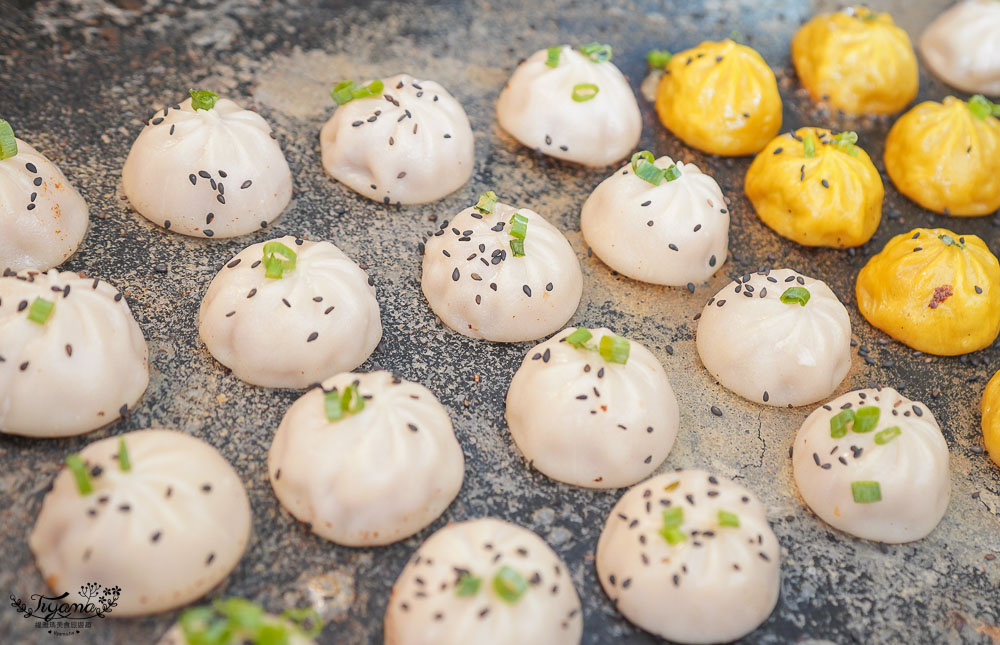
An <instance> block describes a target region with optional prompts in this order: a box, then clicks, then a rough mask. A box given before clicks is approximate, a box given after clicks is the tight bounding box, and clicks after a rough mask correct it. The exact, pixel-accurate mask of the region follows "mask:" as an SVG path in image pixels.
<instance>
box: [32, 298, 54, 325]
mask: <svg viewBox="0 0 1000 645" xmlns="http://www.w3.org/2000/svg"><path fill="white" fill-rule="evenodd" d="M55 306H56V303H54V302H52V301H51V300H46V299H45V298H35V299H34V301H32V303H31V307H29V308H28V320H30V321H31V322H35V323H38V324H39V325H44V324H45V323H47V322H48V321H49V318H50V317H51V316H52V310H53V309H54V308H55Z"/></svg>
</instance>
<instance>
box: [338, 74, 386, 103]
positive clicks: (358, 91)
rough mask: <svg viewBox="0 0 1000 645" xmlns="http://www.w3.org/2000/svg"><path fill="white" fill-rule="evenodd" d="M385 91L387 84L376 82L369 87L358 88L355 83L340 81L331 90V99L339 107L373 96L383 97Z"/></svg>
mask: <svg viewBox="0 0 1000 645" xmlns="http://www.w3.org/2000/svg"><path fill="white" fill-rule="evenodd" d="M383 89H385V83H383V82H382V81H380V80H375V81H372V82H371V83H369V84H368V85H362V86H361V87H357V86H355V84H354V81H340V82H339V83H337V84H336V85H334V86H333V89H332V90H330V98H332V99H333V100H334V101H336V103H337V105H344V104H345V103H350V102H351V101H353V100H354V99H368V98H371V97H373V96H381V95H382V90H383Z"/></svg>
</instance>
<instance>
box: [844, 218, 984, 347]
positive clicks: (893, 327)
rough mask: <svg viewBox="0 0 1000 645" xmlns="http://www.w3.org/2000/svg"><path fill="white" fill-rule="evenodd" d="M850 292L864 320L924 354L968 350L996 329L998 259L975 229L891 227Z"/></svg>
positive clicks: (977, 345)
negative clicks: (897, 231)
mask: <svg viewBox="0 0 1000 645" xmlns="http://www.w3.org/2000/svg"><path fill="white" fill-rule="evenodd" d="M855 295H856V296H857V300H858V309H859V310H861V314H862V315H863V316H864V317H865V318H866V319H868V322H870V323H871V324H872V325H874V326H875V327H878V328H879V329H881V330H882V331H884V332H885V333H887V334H889V335H890V336H892V337H893V338H895V339H896V340H898V341H900V342H902V343H905V344H906V345H909V346H910V347H912V348H913V349H917V350H920V351H922V352H927V353H928V354H939V355H941V356H955V355H957V354H967V353H969V352H974V351H976V350H979V349H983V348H984V347H989V346H990V344H991V343H992V342H993V341H994V340H995V339H996V337H997V334H998V333H1000V263H998V262H997V258H996V257H995V256H994V255H993V254H992V253H991V252H990V250H989V249H988V248H987V247H986V245H985V244H984V243H983V241H982V240H981V239H979V238H978V237H976V236H975V235H958V234H957V233H952V232H951V231H949V230H947V229H943V228H933V229H927V228H917V229H914V230H912V231H910V232H909V233H904V234H902V235H897V236H896V237H894V238H892V239H891V240H889V243H888V244H886V245H885V248H884V249H882V251H881V252H880V253H879V254H878V255H875V256H874V257H872V259H871V260H869V261H868V264H866V265H865V266H864V268H863V269H861V273H859V274H858V282H857V285H856V288H855Z"/></svg>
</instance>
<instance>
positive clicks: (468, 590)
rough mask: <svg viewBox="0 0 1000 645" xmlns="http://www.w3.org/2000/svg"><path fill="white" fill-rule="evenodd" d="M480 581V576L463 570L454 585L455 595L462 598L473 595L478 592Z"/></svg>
mask: <svg viewBox="0 0 1000 645" xmlns="http://www.w3.org/2000/svg"><path fill="white" fill-rule="evenodd" d="M482 582H483V581H482V578H477V577H476V576H474V575H472V574H471V573H469V572H468V571H463V572H462V575H461V576H460V577H459V579H458V584H456V585H455V595H456V596H459V597H462V598H466V597H468V596H475V595H476V594H477V593H479V585H480V584H482Z"/></svg>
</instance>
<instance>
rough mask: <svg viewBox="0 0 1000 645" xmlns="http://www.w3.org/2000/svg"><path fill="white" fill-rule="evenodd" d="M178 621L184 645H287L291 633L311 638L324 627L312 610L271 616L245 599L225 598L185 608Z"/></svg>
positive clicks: (290, 611) (291, 610)
mask: <svg viewBox="0 0 1000 645" xmlns="http://www.w3.org/2000/svg"><path fill="white" fill-rule="evenodd" d="M178 622H179V623H180V626H181V631H182V632H183V633H184V638H185V643H187V645H228V644H229V643H231V642H239V643H254V645H288V643H289V642H290V639H291V638H292V637H293V636H296V635H302V636H305V637H306V638H313V637H315V636H317V635H318V634H319V632H320V631H321V630H322V628H323V622H322V621H321V620H320V618H319V614H317V613H316V612H315V611H314V610H312V609H308V608H307V609H290V610H287V611H285V612H284V613H282V614H281V618H274V617H271V616H268V615H267V614H266V613H265V612H264V610H263V608H261V607H260V606H259V605H257V604H256V603H253V602H251V601H249V600H246V599H244V598H226V599H224V600H217V601H215V602H214V603H212V605H211V606H202V607H192V608H190V609H186V610H184V611H183V612H182V613H181V615H180V618H179V619H178ZM306 624H308V627H307V626H306Z"/></svg>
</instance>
